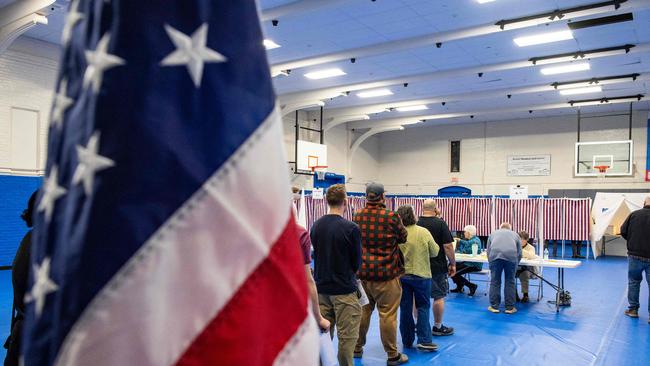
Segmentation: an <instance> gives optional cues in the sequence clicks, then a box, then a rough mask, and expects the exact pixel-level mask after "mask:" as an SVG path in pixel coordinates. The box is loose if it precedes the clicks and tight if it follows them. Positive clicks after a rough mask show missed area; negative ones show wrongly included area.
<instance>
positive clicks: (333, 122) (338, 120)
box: [323, 114, 370, 132]
mask: <svg viewBox="0 0 650 366" xmlns="http://www.w3.org/2000/svg"><path fill="white" fill-rule="evenodd" d="M369 119H370V116H368V115H367V114H358V115H343V116H338V117H334V118H332V119H330V121H329V122H328V123H327V124H326V125H325V127H324V128H323V132H326V131H327V130H329V129H331V128H332V127H336V126H339V125H342V124H344V123H348V122H353V121H364V120H369Z"/></svg>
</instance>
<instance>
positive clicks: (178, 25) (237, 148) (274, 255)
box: [23, 0, 318, 366]
mask: <svg viewBox="0 0 650 366" xmlns="http://www.w3.org/2000/svg"><path fill="white" fill-rule="evenodd" d="M63 48H64V52H63V58H62V62H61V67H60V73H59V74H60V75H59V78H58V81H57V85H56V86H57V88H56V96H55V98H54V99H55V101H54V106H53V109H52V114H51V119H52V124H51V127H50V131H49V147H48V161H47V167H46V178H45V183H44V186H43V188H42V189H41V195H40V197H39V201H38V205H37V215H36V218H35V219H36V225H35V227H36V228H35V231H34V242H33V247H32V257H31V258H32V267H33V272H32V274H31V279H30V285H29V286H30V287H29V288H30V290H29V294H28V296H27V301H28V308H27V319H26V325H25V329H24V344H23V351H24V353H23V357H24V363H25V365H51V364H57V365H93V366H100V365H175V364H177V365H218V364H220V365H271V364H276V365H283V364H285V365H287V364H301V365H303V364H304V365H312V364H316V363H317V358H318V334H317V330H316V325H315V322H314V321H313V319H312V316H310V314H311V313H310V312H308V303H307V285H306V281H305V274H304V268H303V266H302V263H301V259H302V258H301V255H300V252H299V247H298V243H297V238H296V233H295V226H294V225H295V224H294V222H293V218H292V214H291V196H290V190H289V179H288V176H287V175H285V174H283V172H285V161H286V158H285V156H284V151H283V149H282V129H281V121H280V118H279V116H278V113H277V109H276V106H275V96H274V92H273V87H272V84H271V80H270V75H269V66H268V64H267V61H266V56H265V50H264V48H263V46H262V34H261V30H260V26H259V22H258V18H257V9H256V5H255V2H254V1H253V0H238V1H216V0H174V1H171V0H168V1H153V0H148V1H133V0H112V1H104V0H85V1H84V0H82V1H76V0H75V1H73V2H72V3H71V9H70V13H69V15H68V21H67V24H66V26H65V29H64V39H63Z"/></svg>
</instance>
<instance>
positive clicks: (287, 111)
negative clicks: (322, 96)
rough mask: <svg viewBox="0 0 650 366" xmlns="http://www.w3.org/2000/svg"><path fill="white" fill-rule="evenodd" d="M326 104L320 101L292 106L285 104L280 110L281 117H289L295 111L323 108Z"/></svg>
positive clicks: (293, 104) (292, 104) (291, 104)
mask: <svg viewBox="0 0 650 366" xmlns="http://www.w3.org/2000/svg"><path fill="white" fill-rule="evenodd" d="M324 105H325V103H323V102H321V101H320V100H318V101H311V102H302V103H290V104H285V105H284V106H283V107H282V108H281V109H280V115H281V116H282V117H284V116H287V115H289V114H291V113H293V112H295V111H299V110H301V109H305V108H313V107H322V106H324Z"/></svg>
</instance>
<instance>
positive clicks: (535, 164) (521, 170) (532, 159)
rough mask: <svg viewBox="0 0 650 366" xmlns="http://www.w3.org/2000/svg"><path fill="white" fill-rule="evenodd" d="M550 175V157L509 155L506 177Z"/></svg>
mask: <svg viewBox="0 0 650 366" xmlns="http://www.w3.org/2000/svg"><path fill="white" fill-rule="evenodd" d="M535 175H551V155H510V156H508V176H510V177H523V176H535Z"/></svg>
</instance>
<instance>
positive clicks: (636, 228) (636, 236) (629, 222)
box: [621, 196, 650, 323]
mask: <svg viewBox="0 0 650 366" xmlns="http://www.w3.org/2000/svg"><path fill="white" fill-rule="evenodd" d="M621 236H622V237H623V238H625V240H627V257H628V272H627V279H628V289H627V301H628V302H629V303H630V306H629V308H628V309H627V310H626V311H625V315H627V316H629V317H631V318H638V317H639V290H640V287H641V281H642V280H643V272H645V280H646V282H647V283H648V286H649V287H650V196H648V197H646V199H645V202H644V203H643V208H642V209H640V210H637V211H634V212H632V213H631V214H630V216H628V217H627V219H625V222H624V223H623V225H622V226H621ZM648 312H649V313H650V299H649V301H648ZM648 323H650V319H648Z"/></svg>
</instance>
